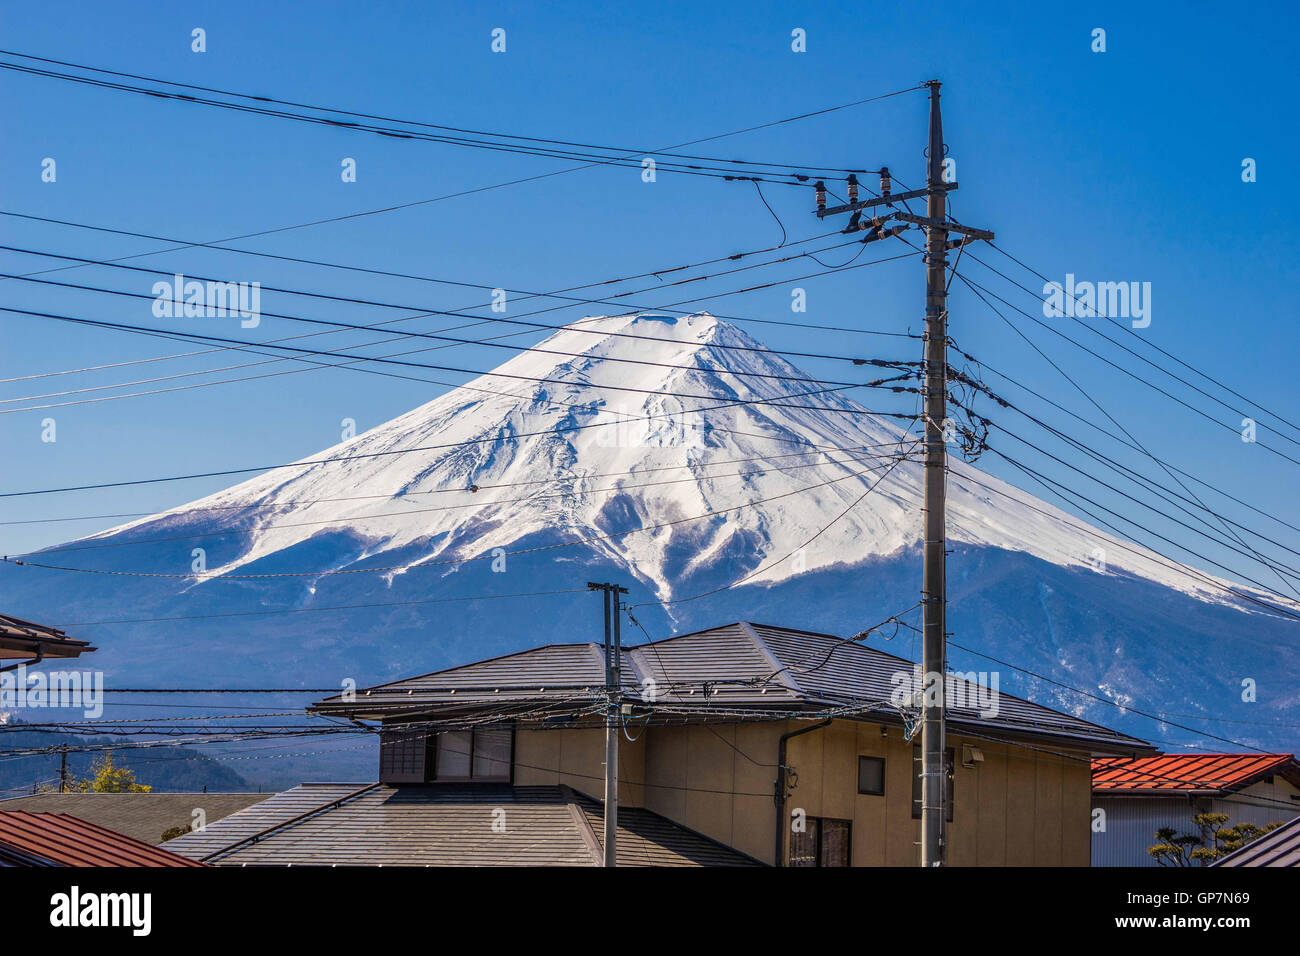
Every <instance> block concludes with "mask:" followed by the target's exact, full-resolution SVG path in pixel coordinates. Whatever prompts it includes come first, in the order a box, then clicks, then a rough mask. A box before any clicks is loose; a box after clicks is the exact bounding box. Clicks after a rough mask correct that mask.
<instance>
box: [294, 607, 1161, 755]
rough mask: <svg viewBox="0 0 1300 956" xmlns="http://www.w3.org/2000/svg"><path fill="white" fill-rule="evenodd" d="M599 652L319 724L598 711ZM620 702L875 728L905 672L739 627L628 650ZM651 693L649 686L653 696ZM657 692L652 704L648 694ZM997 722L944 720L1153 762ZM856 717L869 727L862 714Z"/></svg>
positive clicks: (452, 683) (1131, 749) (871, 655)
mask: <svg viewBox="0 0 1300 956" xmlns="http://www.w3.org/2000/svg"><path fill="white" fill-rule="evenodd" d="M602 658H603V652H602V650H601V648H600V646H599V645H597V644H557V645H548V646H546V647H539V648H535V649H533V650H528V651H521V652H519V653H516V654H510V655H508V656H505V657H498V658H493V659H491V660H487V661H480V662H478V663H474V664H466V665H464V666H461V667H454V668H451V669H449V670H445V671H438V672H435V673H432V674H425V675H423V676H420V677H413V678H410V679H407V680H401V681H396V682H393V683H390V684H383V685H380V686H378V687H373V688H370V689H368V690H363V691H360V692H358V694H357V698H356V700H355V701H345V700H343V699H342V698H341V697H331V698H329V699H327V700H324V701H321V702H319V703H318V704H316V705H315V709H317V710H319V711H321V712H323V713H336V714H347V715H349V716H353V717H360V718H366V719H382V718H386V717H396V716H399V715H417V714H421V715H427V714H430V713H438V712H448V711H450V710H451V709H453V708H454V709H457V710H459V709H462V708H464V709H467V710H472V709H474V708H479V709H484V708H487V707H490V706H493V705H495V704H499V703H500V702H501V701H511V702H515V703H517V702H520V701H525V700H526V701H537V702H538V703H541V704H554V705H556V706H557V709H560V706H561V702H564V703H568V702H572V701H575V700H576V701H578V702H590V701H596V700H600V699H602V695H603V669H602ZM623 661H624V666H623V687H624V692H625V695H626V698H625V699H628V698H630V699H632V700H634V701H639V703H640V704H641V706H644V707H647V708H654V707H656V706H658V707H669V706H671V707H673V708H676V709H679V710H680V709H681V708H691V709H698V711H699V712H700V713H701V714H705V713H708V712H709V711H710V709H712V710H714V711H719V710H724V709H728V708H745V707H749V708H764V709H780V708H790V709H792V710H808V709H816V708H826V707H835V706H855V705H856V706H861V707H867V708H870V707H875V708H876V709H875V710H874V711H871V712H870V716H871V719H890V720H892V719H896V718H897V708H896V707H894V706H893V705H891V704H890V703H889V701H890V700H891V696H892V694H893V693H894V691H895V688H896V686H897V684H896V681H895V675H898V674H900V673H901V674H907V675H910V674H911V673H912V670H913V667H914V665H913V663H912V662H911V661H907V660H905V659H903V658H901V657H895V656H893V655H892V654H886V653H884V652H882V651H878V650H876V649H874V648H870V647H866V646H865V645H863V644H860V643H856V642H853V641H846V640H843V639H841V638H838V637H835V636H834V635H830V634H819V633H815V632H811V631H800V630H795V629H792V628H784V627H774V626H771V625H766V624H751V623H749V622H745V621H741V622H737V623H734V624H727V625H724V626H722V627H715V628H710V629H708V630H704V631H697V632H695V633H692V634H684V635H681V636H680V637H671V638H667V639H665V640H661V641H653V642H648V643H645V644H640V645H637V646H635V647H632V648H628V649H625V650H624V653H623ZM651 682H653V684H651ZM651 687H653V692H651ZM996 701H997V708H996V710H997V713H996V715H991V716H989V717H984V716H982V715H981V714H980V713H979V712H978V711H977V710H975V709H971V708H962V707H950V708H949V720H950V721H951V722H952V723H953V725H954V726H956V727H962V726H965V727H967V728H970V729H972V730H976V731H978V730H980V728H983V729H984V731H985V732H993V731H998V732H1000V733H1003V734H1011V735H1015V736H1024V735H1029V736H1035V737H1037V736H1047V737H1052V738H1056V739H1057V740H1060V741H1062V742H1070V743H1074V744H1080V745H1083V746H1085V747H1087V748H1088V749H1091V750H1092V751H1093V752H1094V753H1136V752H1149V751H1151V750H1152V748H1151V747H1150V746H1149V745H1148V744H1146V743H1145V742H1144V741H1141V740H1138V739H1136V738H1134V737H1129V736H1127V735H1125V734H1121V733H1118V732H1116V731H1113V730H1110V729H1108V728H1106V727H1102V726H1099V725H1097V724H1093V723H1090V722H1088V721H1085V720H1080V719H1079V718H1077V717H1073V716H1071V715H1069V714H1064V713H1061V712H1059V711H1055V710H1052V709H1051V708H1048V707H1043V706H1041V705H1039V704H1034V703H1031V702H1030V701H1026V700H1022V699H1020V698H1017V697H1012V696H1011V695H1009V694H1003V693H998V694H997V697H996ZM863 716H864V717H865V716H867V715H866V714H865V713H864V714H863Z"/></svg>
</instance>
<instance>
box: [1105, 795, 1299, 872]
mask: <svg viewBox="0 0 1300 956" xmlns="http://www.w3.org/2000/svg"><path fill="white" fill-rule="evenodd" d="M1193 800H1194V801H1195V802H1193ZM1250 801H1251V796H1250V793H1249V792H1246V793H1242V794H1237V795H1234V796H1233V797H1232V798H1231V799H1227V800H1225V799H1219V798H1215V799H1210V798H1206V797H1196V798H1189V797H1187V796H1172V795H1171V796H1168V797H1107V796H1105V795H1104V794H1094V796H1093V801H1092V805H1093V807H1094V809H1095V808H1100V809H1102V810H1105V811H1106V832H1105V833H1093V835H1092V865H1093V866H1157V865H1158V864H1157V863H1156V862H1155V861H1154V860H1153V859H1152V858H1151V855H1150V854H1149V853H1147V847H1149V846H1151V845H1152V844H1154V843H1155V842H1156V838H1155V836H1156V830H1158V829H1160V828H1161V827H1174V828H1175V829H1176V830H1177V831H1178V832H1179V833H1194V832H1196V828H1195V827H1194V826H1193V824H1192V817H1193V816H1195V815H1196V814H1198V813H1202V812H1209V813H1226V814H1227V815H1228V825H1229V826H1231V825H1232V824H1234V823H1254V824H1255V825H1256V826H1261V827H1262V826H1266V825H1267V824H1270V823H1279V822H1286V821H1289V820H1293V819H1296V818H1297V817H1300V806H1297V807H1294V808H1292V807H1287V806H1278V805H1277V804H1276V803H1266V802H1263V801H1261V802H1260V803H1251V802H1250Z"/></svg>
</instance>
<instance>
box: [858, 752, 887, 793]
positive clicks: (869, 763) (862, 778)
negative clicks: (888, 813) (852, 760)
mask: <svg viewBox="0 0 1300 956" xmlns="http://www.w3.org/2000/svg"><path fill="white" fill-rule="evenodd" d="M858 793H869V794H872V795H874V796H877V797H879V796H883V795H884V793H885V758H884V757H859V758H858Z"/></svg>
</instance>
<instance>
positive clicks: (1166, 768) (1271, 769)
mask: <svg viewBox="0 0 1300 956" xmlns="http://www.w3.org/2000/svg"><path fill="white" fill-rule="evenodd" d="M1271 774H1280V775H1281V776H1283V777H1286V778H1287V779H1288V780H1290V781H1291V782H1292V783H1294V784H1295V785H1296V786H1298V787H1300V763H1298V762H1297V761H1296V758H1295V757H1294V756H1292V755H1291V754H1204V753H1194V754H1155V755H1153V756H1147V757H1138V758H1136V759H1122V758H1111V759H1102V760H1094V761H1093V762H1092V789H1093V791H1094V792H1105V793H1116V794H1135V795H1140V794H1166V793H1170V792H1175V793H1194V794H1214V793H1222V792H1225V791H1231V790H1240V789H1241V788H1242V787H1248V786H1250V785H1251V784H1252V783H1254V782H1255V781H1257V780H1261V779H1263V778H1264V777H1267V776H1269V775H1271Z"/></svg>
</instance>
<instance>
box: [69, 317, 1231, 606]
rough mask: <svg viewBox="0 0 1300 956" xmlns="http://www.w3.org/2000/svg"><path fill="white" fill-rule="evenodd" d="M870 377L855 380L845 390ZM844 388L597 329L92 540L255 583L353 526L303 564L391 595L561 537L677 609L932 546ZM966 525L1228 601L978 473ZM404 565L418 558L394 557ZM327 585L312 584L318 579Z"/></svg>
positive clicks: (910, 479)
mask: <svg viewBox="0 0 1300 956" xmlns="http://www.w3.org/2000/svg"><path fill="white" fill-rule="evenodd" d="M594 333H599V334H594ZM719 345H720V346H731V348H716V347H715V346H719ZM574 356H576V357H574ZM873 372H875V370H870V371H867V370H864V369H852V370H851V371H849V372H846V373H845V375H844V377H843V380H845V381H866V380H867V379H868V378H870V377H871V374H872V373H873ZM882 374H887V373H882ZM827 388H828V386H826V385H822V384H819V383H817V382H815V381H812V380H811V379H809V377H808V376H807V375H806V374H805V373H803V372H801V371H800V370H799V369H798V368H796V367H795V366H793V365H791V364H790V363H789V362H786V361H785V360H784V359H782V358H781V357H779V356H777V355H774V354H772V353H771V352H768V351H767V350H765V349H763V347H762V346H761V345H760V344H759V343H758V342H757V341H755V340H754V339H753V338H751V337H750V336H748V335H747V334H745V333H744V332H742V331H740V330H739V329H737V328H735V327H734V326H731V325H728V324H726V323H723V322H721V321H719V320H717V319H715V318H714V317H712V316H710V315H708V314H698V315H693V316H689V317H683V318H678V319H673V318H667V317H662V316H654V315H627V316H618V317H607V318H600V319H589V320H585V321H584V322H581V323H577V324H576V325H575V326H571V327H569V328H566V329H564V330H561V331H558V332H556V333H554V334H553V335H551V336H550V337H548V338H547V339H546V340H545V341H543V342H542V343H540V344H539V345H538V346H536V347H535V348H533V349H532V350H529V351H526V352H522V353H520V354H518V355H515V356H514V357H512V358H510V359H509V360H508V361H506V362H505V363H503V364H502V365H500V366H499V367H498V368H497V369H496V370H495V371H494V372H493V373H491V374H487V375H483V376H481V377H479V378H477V379H475V380H474V381H472V382H470V383H468V384H466V385H464V386H461V387H459V388H456V389H454V390H452V391H450V392H448V393H447V394H445V395H443V396H441V397H439V398H436V399H434V400H433V401H431V402H428V403H427V404H425V405H422V406H420V407H419V408H416V409H414V410H412V411H410V412H407V413H406V414H404V415H401V416H399V417H397V418H395V419H393V420H391V421H389V422H387V423H385V424H383V425H380V426H379V427H377V428H374V429H372V430H370V431H368V432H365V433H364V434H362V435H359V436H357V437H356V438H354V439H352V440H350V441H347V442H344V443H342V444H340V445H336V446H334V447H333V448H329V449H326V450H325V451H323V452H320V453H319V454H316V455H312V456H310V457H309V458H307V459H303V462H306V463H310V464H304V465H303V466H302V467H292V468H283V469H277V470H274V471H271V472H268V473H266V474H263V475H261V476H259V477H257V478H253V479H251V480H249V481H245V482H243V483H241V484H238V485H236V486H234V487H232V488H229V489H227V490H225V491H222V492H219V493H217V494H215V495H212V496H210V497H207V498H204V499H202V500H199V501H196V502H193V503H191V504H189V505H186V506H183V507H181V508H177V509H174V510H173V511H170V512H167V513H165V514H162V515H156V516H153V517H150V518H146V519H143V520H141V521H137V522H133V523H131V524H128V525H123V526H120V527H118V528H113V529H110V530H108V531H105V532H103V533H101V534H99V535H95V536H93V537H92V538H90V539H87V541H86V543H87V544H93V543H94V542H95V541H96V540H100V539H111V538H115V537H119V536H126V537H129V538H131V539H148V538H149V537H151V536H152V535H154V534H155V533H159V534H165V533H171V534H175V533H177V532H179V531H182V530H183V531H197V530H199V529H202V530H204V531H205V532H206V533H209V534H211V532H212V530H214V529H215V530H220V531H221V532H228V531H232V530H233V531H238V532H240V535H239V536H238V538H237V540H238V541H239V548H238V553H236V554H234V555H230V556H228V557H223V559H222V560H221V561H220V562H216V563H213V562H210V563H209V566H208V574H207V575H206V576H205V577H204V578H202V579H200V580H205V579H207V578H213V577H226V578H230V577H232V576H235V577H238V576H239V575H241V574H257V573H259V571H258V568H257V562H259V561H260V560H262V559H264V558H267V557H268V556H272V555H276V554H278V553H281V552H284V551H285V550H286V549H289V548H293V547H294V546H296V545H300V544H302V543H303V542H306V541H309V540H310V539H312V538H314V537H316V536H319V535H322V534H323V533H326V532H331V531H347V532H349V533H350V535H351V536H352V538H353V539H354V540H355V542H356V545H355V548H354V549H351V550H348V551H346V552H343V553H338V554H336V555H334V557H333V563H332V564H331V565H330V566H329V567H328V568H313V567H310V566H301V567H296V568H289V569H288V571H289V573H290V574H291V575H292V574H295V573H296V571H298V570H301V571H304V572H310V571H313V570H331V571H335V572H340V571H348V570H349V569H353V568H356V567H357V566H358V565H359V564H360V563H361V562H364V563H365V565H366V566H370V567H374V566H379V567H385V568H389V569H390V570H386V571H385V572H384V575H385V577H386V580H387V581H388V582H389V583H390V584H391V583H392V582H393V581H394V580H396V579H397V578H398V577H399V576H402V575H407V574H433V575H445V574H448V573H451V572H452V571H454V570H455V569H456V567H457V564H458V562H463V561H465V560H466V559H485V560H487V559H490V558H491V556H492V554H493V551H494V549H498V548H499V549H504V550H505V551H506V552H510V550H511V545H512V543H514V542H516V541H520V540H522V539H526V538H529V537H530V536H531V535H534V534H543V533H548V532H549V533H555V532H557V531H558V532H560V533H562V534H563V535H564V536H565V537H566V538H567V539H569V540H578V539H581V540H585V541H587V542H588V544H589V545H590V546H591V547H592V548H594V549H596V550H597V551H598V552H600V553H603V554H605V555H607V556H608V557H609V558H610V559H611V560H614V561H615V562H617V563H619V564H622V565H624V566H626V567H628V568H629V569H630V570H631V572H632V573H634V574H635V575H636V576H637V577H638V578H639V579H640V580H641V581H642V582H643V583H644V584H645V585H647V586H648V587H649V588H650V589H651V590H652V591H653V592H654V593H655V594H656V595H657V596H658V597H659V598H660V599H661V600H662V599H668V598H672V597H679V596H681V595H680V594H678V593H677V591H676V590H675V588H676V587H677V586H678V582H679V581H680V579H681V578H682V577H683V575H684V573H689V572H690V571H692V570H696V569H699V568H702V567H706V566H708V565H710V564H711V563H713V562H715V561H718V560H720V559H721V558H722V556H724V555H732V556H734V555H735V554H736V553H738V552H744V553H748V554H751V555H752V560H750V561H747V562H739V563H736V564H735V567H734V574H731V575H730V576H731V577H732V579H733V580H738V579H741V578H742V577H745V576H746V575H749V577H748V578H747V582H749V583H764V582H766V583H775V582H779V581H784V580H787V579H789V578H790V577H792V576H794V575H796V574H803V573H807V572H813V571H816V570H818V569H821V568H829V567H833V566H837V565H844V564H849V563H856V562H859V561H861V560H863V559H865V558H868V557H871V556H889V555H895V554H897V553H899V552H900V551H901V550H903V549H905V548H907V547H909V546H912V545H916V544H917V543H918V541H919V529H920V519H919V510H918V509H919V505H920V501H921V479H922V471H923V467H922V466H921V464H920V463H919V462H918V461H916V460H906V461H902V462H899V461H897V459H896V457H895V456H897V455H898V453H899V452H900V450H906V451H911V452H913V453H914V457H915V453H916V452H917V450H918V447H917V446H916V445H915V444H914V442H915V435H913V434H910V433H909V432H908V431H907V430H906V426H907V425H908V424H909V423H907V422H905V421H893V420H890V419H885V418H881V417H877V416H875V415H873V414H871V413H869V412H868V411H867V409H868V408H870V407H871V405H872V402H873V401H874V400H875V393H874V392H873V390H871V389H849V390H830V391H828V390H827ZM755 399H761V400H762V401H759V402H754V400H755ZM738 403H739V404H738ZM692 409H708V411H707V414H704V413H699V412H694V411H692ZM981 485H983V486H987V487H981ZM868 488H872V489H873V490H871V491H870V492H869V493H867V494H866V495H865V497H863V495H864V492H865V491H867V489H868ZM474 489H477V490H474ZM859 499H860V500H859ZM855 502H856V504H855ZM846 509H847V513H845V512H846ZM841 513H844V514H843V517H842V518H840V519H839V520H835V521H834V522H833V524H832V520H833V519H835V518H836V516H837V515H840V514H841ZM949 518H950V540H951V542H952V543H953V544H954V545H963V544H964V545H973V546H990V547H994V548H999V549H1004V550H1008V551H1018V552H1024V553H1027V554H1029V555H1032V556H1034V557H1037V558H1040V559H1042V560H1044V561H1047V562H1051V563H1053V564H1056V565H1059V566H1062V567H1067V568H1079V567H1093V566H1094V562H1095V561H1096V560H1097V558H1104V560H1105V563H1106V571H1107V573H1112V574H1113V573H1126V574H1130V575H1133V576H1135V577H1138V578H1142V579H1147V580H1149V581H1152V582H1156V583H1159V584H1162V585H1165V586H1167V587H1170V588H1175V589H1177V590H1179V591H1182V592H1184V593H1186V594H1190V595H1193V596H1195V597H1197V598H1199V599H1202V600H1206V601H1224V600H1225V595H1224V592H1223V591H1222V590H1221V588H1219V587H1216V586H1215V585H1214V584H1213V583H1207V581H1206V579H1205V578H1204V577H1202V578H1200V579H1198V578H1197V577H1195V576H1191V575H1188V574H1187V573H1186V572H1183V571H1180V570H1178V569H1176V568H1174V567H1172V566H1171V564H1170V562H1168V561H1167V560H1165V559H1163V558H1161V557H1159V556H1157V555H1154V554H1152V553H1151V552H1149V551H1146V550H1145V549H1143V548H1140V547H1136V546H1134V545H1131V544H1128V543H1125V542H1120V541H1118V540H1116V539H1114V538H1112V537H1111V536H1109V535H1106V534H1105V533H1103V532H1101V531H1097V530H1094V529H1090V528H1088V526H1087V525H1085V524H1084V523H1083V522H1082V521H1080V520H1079V519H1077V518H1073V517H1071V516H1069V515H1067V514H1065V513H1064V512H1061V511H1059V510H1058V509H1056V508H1054V507H1052V506H1051V505H1048V504H1046V503H1044V502H1042V501H1039V500H1038V499H1036V498H1034V497H1033V496H1031V495H1028V494H1026V493H1024V492H1021V491H1019V490H1017V489H1015V488H1014V487H1012V486H1010V485H1007V484H1005V483H1004V482H1001V481H999V480H998V479H996V478H993V477H991V476H989V475H986V474H984V473H982V472H980V471H979V470H977V469H975V468H973V467H971V466H969V465H966V464H964V463H962V462H960V461H954V462H953V466H952V473H951V478H950V492H949ZM828 524H830V525H831V526H830V527H829V529H827V530H826V531H825V532H824V533H821V534H820V535H819V532H820V531H821V530H822V529H823V528H826V526H827V525H828ZM626 532H631V533H626ZM814 538H815V540H814V541H813V543H812V544H811V545H809V546H808V547H807V548H802V549H801V546H802V545H803V544H804V543H805V542H808V541H809V540H810V539H814ZM197 543H202V542H197ZM1099 548H1100V549H1102V551H1101V552H1099V551H1098V549H1099ZM388 552H394V553H397V552H400V553H401V556H400V559H394V560H393V561H392V562H391V563H390V562H385V561H384V560H383V559H382V558H383V555H384V554H385V553H388ZM792 552H797V553H794V554H792ZM787 556H789V557H787ZM279 573H284V572H283V571H281V572H279ZM725 576H726V575H724V577H725ZM319 578H320V575H312V574H310V573H307V574H303V575H302V576H301V579H302V581H303V584H304V586H306V587H307V588H310V587H311V586H313V585H314V584H316V583H317V582H318V580H319ZM194 583H197V582H194Z"/></svg>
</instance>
